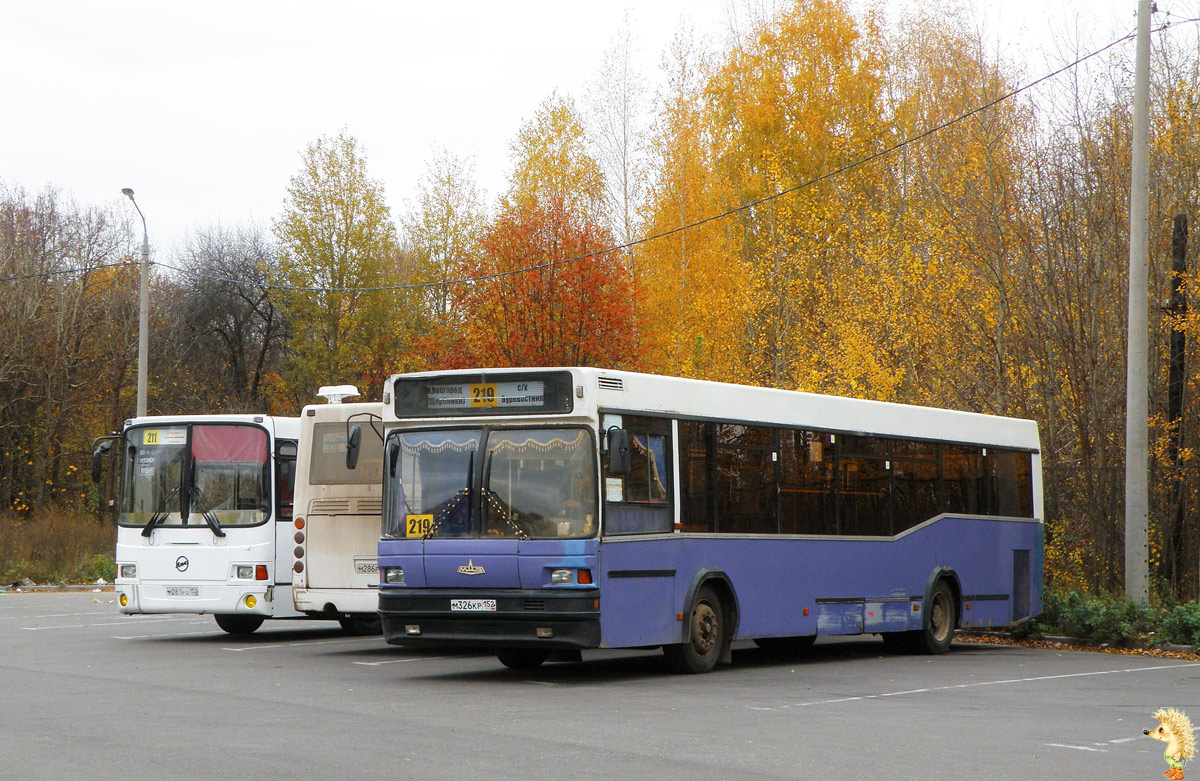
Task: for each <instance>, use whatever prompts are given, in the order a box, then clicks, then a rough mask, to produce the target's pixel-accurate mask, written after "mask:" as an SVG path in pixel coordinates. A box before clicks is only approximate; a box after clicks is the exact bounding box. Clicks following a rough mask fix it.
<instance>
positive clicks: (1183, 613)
mask: <svg viewBox="0 0 1200 781" xmlns="http://www.w3.org/2000/svg"><path fill="white" fill-rule="evenodd" d="M1160 638H1161V639H1163V640H1166V641H1167V642H1168V643H1177V644H1179V645H1200V604H1196V603H1195V602H1188V603H1187V604H1186V605H1176V606H1175V607H1174V608H1173V609H1172V610H1171V611H1170V612H1169V613H1167V615H1166V617H1165V618H1163V622H1162V631H1161V634H1160Z"/></svg>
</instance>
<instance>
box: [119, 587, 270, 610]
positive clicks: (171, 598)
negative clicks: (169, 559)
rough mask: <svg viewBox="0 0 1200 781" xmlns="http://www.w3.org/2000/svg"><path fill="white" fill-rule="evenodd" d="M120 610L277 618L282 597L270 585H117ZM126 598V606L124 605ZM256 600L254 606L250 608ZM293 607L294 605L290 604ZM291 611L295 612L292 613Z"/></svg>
mask: <svg viewBox="0 0 1200 781" xmlns="http://www.w3.org/2000/svg"><path fill="white" fill-rule="evenodd" d="M114 588H115V590H116V592H117V599H118V606H119V607H118V609H119V610H120V611H121V612H122V613H127V614H134V615H136V614H159V613H199V614H206V613H208V614H217V613H226V614H238V613H240V614H246V615H259V616H268V617H270V616H274V615H275V614H276V602H277V599H278V597H279V596H280V595H279V594H278V593H277V591H276V588H275V587H274V586H273V585H271V584H267V583H263V584H261V585H254V584H250V585H247V584H240V583H239V584H228V583H215V584H210V583H204V584H199V583H189V584H179V583H121V582H117V583H116V584H115V586H114ZM121 597H124V604H121ZM247 597H253V602H254V606H253V607H250V606H249V605H247ZM289 607H290V605H289ZM289 612H291V611H289Z"/></svg>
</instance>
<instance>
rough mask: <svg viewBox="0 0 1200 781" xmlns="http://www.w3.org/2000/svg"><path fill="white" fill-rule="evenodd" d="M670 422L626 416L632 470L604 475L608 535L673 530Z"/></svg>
mask: <svg viewBox="0 0 1200 781" xmlns="http://www.w3.org/2000/svg"><path fill="white" fill-rule="evenodd" d="M670 425H671V424H670V421H669V420H665V419H661V418H646V417H639V416H633V415H625V416H624V426H625V429H626V430H627V431H628V432H629V472H628V473H627V474H625V475H621V476H614V475H610V474H609V473H608V469H607V466H606V467H605V474H604V477H605V479H604V488H605V490H604V497H605V502H604V517H605V521H604V530H605V533H606V534H658V533H662V532H669V531H671V530H672V526H673V520H674V517H673V516H674V513H673V510H672V507H671V468H670V456H671V437H670Z"/></svg>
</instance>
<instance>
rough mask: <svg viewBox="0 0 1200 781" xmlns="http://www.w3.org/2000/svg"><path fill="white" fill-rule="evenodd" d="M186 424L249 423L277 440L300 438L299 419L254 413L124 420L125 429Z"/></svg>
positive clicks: (166, 416) (148, 416) (165, 416)
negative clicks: (270, 433) (264, 430)
mask: <svg viewBox="0 0 1200 781" xmlns="http://www.w3.org/2000/svg"><path fill="white" fill-rule="evenodd" d="M186 423H251V424H256V425H259V426H263V427H264V428H266V429H267V430H268V431H270V432H272V433H273V434H274V435H275V436H276V437H279V438H286V439H295V438H297V437H299V436H300V418H298V417H287V416H282V415H259V414H254V413H246V414H229V415H146V416H144V417H140V418H130V419H128V420H126V421H125V428H129V427H131V426H168V425H175V426H178V425H183V424H186Z"/></svg>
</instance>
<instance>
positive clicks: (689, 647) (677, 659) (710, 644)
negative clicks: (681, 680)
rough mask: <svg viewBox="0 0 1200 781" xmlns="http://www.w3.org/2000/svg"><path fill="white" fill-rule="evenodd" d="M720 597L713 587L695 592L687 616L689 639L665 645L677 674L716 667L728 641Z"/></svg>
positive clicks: (704, 671)
mask: <svg viewBox="0 0 1200 781" xmlns="http://www.w3.org/2000/svg"><path fill="white" fill-rule="evenodd" d="M725 635H726V631H725V614H724V612H723V611H722V608H721V598H720V597H718V596H717V592H716V591H714V590H713V589H712V588H711V587H710V586H702V587H701V588H700V590H699V591H698V592H696V600H695V601H694V602H693V603H692V610H691V613H690V614H689V619H688V640H687V642H685V643H678V644H676V645H664V646H663V656H664V657H665V658H666V660H667V666H668V667H670V668H671V670H673V671H674V672H677V673H706V672H711V671H712V669H713V668H714V667H716V666H717V661H718V660H719V659H720V658H721V652H722V651H723V650H725V643H726V637H725Z"/></svg>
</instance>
